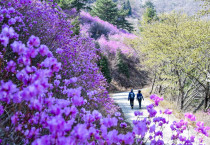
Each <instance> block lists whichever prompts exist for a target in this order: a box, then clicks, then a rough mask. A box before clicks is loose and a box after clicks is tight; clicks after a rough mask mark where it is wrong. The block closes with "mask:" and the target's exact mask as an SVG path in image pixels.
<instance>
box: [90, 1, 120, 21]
mask: <svg viewBox="0 0 210 145" xmlns="http://www.w3.org/2000/svg"><path fill="white" fill-rule="evenodd" d="M117 11H118V9H117V4H116V3H114V2H113V1H112V0H97V1H96V3H95V6H94V7H93V8H92V11H91V14H92V15H93V16H98V17H99V18H100V19H102V20H104V21H107V22H110V23H112V24H116V19H117V15H118V13H117Z"/></svg>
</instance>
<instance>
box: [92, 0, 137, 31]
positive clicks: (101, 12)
mask: <svg viewBox="0 0 210 145" xmlns="http://www.w3.org/2000/svg"><path fill="white" fill-rule="evenodd" d="M128 11H129V10H127V11H125V10H123V9H122V10H118V8H117V5H116V3H114V2H113V1H112V0H97V1H96V3H95V6H94V7H93V9H92V11H91V14H92V15H93V16H98V17H99V18H100V19H102V20H104V21H107V22H109V23H112V24H114V25H116V26H117V27H118V28H122V29H126V30H128V31H130V32H131V31H133V26H132V25H131V24H130V23H129V22H128V21H127V20H126V19H125V18H126V16H127V15H128Z"/></svg>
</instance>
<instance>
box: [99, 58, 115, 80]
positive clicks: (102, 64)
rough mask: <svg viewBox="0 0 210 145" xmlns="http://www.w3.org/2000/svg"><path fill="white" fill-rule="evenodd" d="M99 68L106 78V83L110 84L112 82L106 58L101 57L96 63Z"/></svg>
mask: <svg viewBox="0 0 210 145" xmlns="http://www.w3.org/2000/svg"><path fill="white" fill-rule="evenodd" d="M98 65H99V68H100V70H101V72H102V74H103V75H104V77H105V78H106V80H107V82H108V83H110V82H111V81H112V77H111V74H110V70H109V63H108V59H107V57H106V56H101V59H100V60H99V62H98Z"/></svg>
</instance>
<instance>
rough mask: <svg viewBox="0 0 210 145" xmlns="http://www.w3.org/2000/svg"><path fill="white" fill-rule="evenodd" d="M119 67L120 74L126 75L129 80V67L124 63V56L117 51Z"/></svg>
mask: <svg viewBox="0 0 210 145" xmlns="http://www.w3.org/2000/svg"><path fill="white" fill-rule="evenodd" d="M116 55H117V57H116V58H117V67H118V71H119V73H122V74H124V75H125V76H126V77H127V78H129V76H130V75H129V70H128V65H127V64H126V63H125V62H124V61H123V54H122V52H121V50H120V49H118V51H117V54H116Z"/></svg>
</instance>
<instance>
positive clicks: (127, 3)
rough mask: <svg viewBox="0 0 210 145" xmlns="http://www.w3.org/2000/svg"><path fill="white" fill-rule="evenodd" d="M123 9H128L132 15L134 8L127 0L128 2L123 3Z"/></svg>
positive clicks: (129, 14)
mask: <svg viewBox="0 0 210 145" xmlns="http://www.w3.org/2000/svg"><path fill="white" fill-rule="evenodd" d="M123 9H124V10H128V16H131V15H132V8H131V4H130V1H129V0H127V2H124V3H123Z"/></svg>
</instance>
